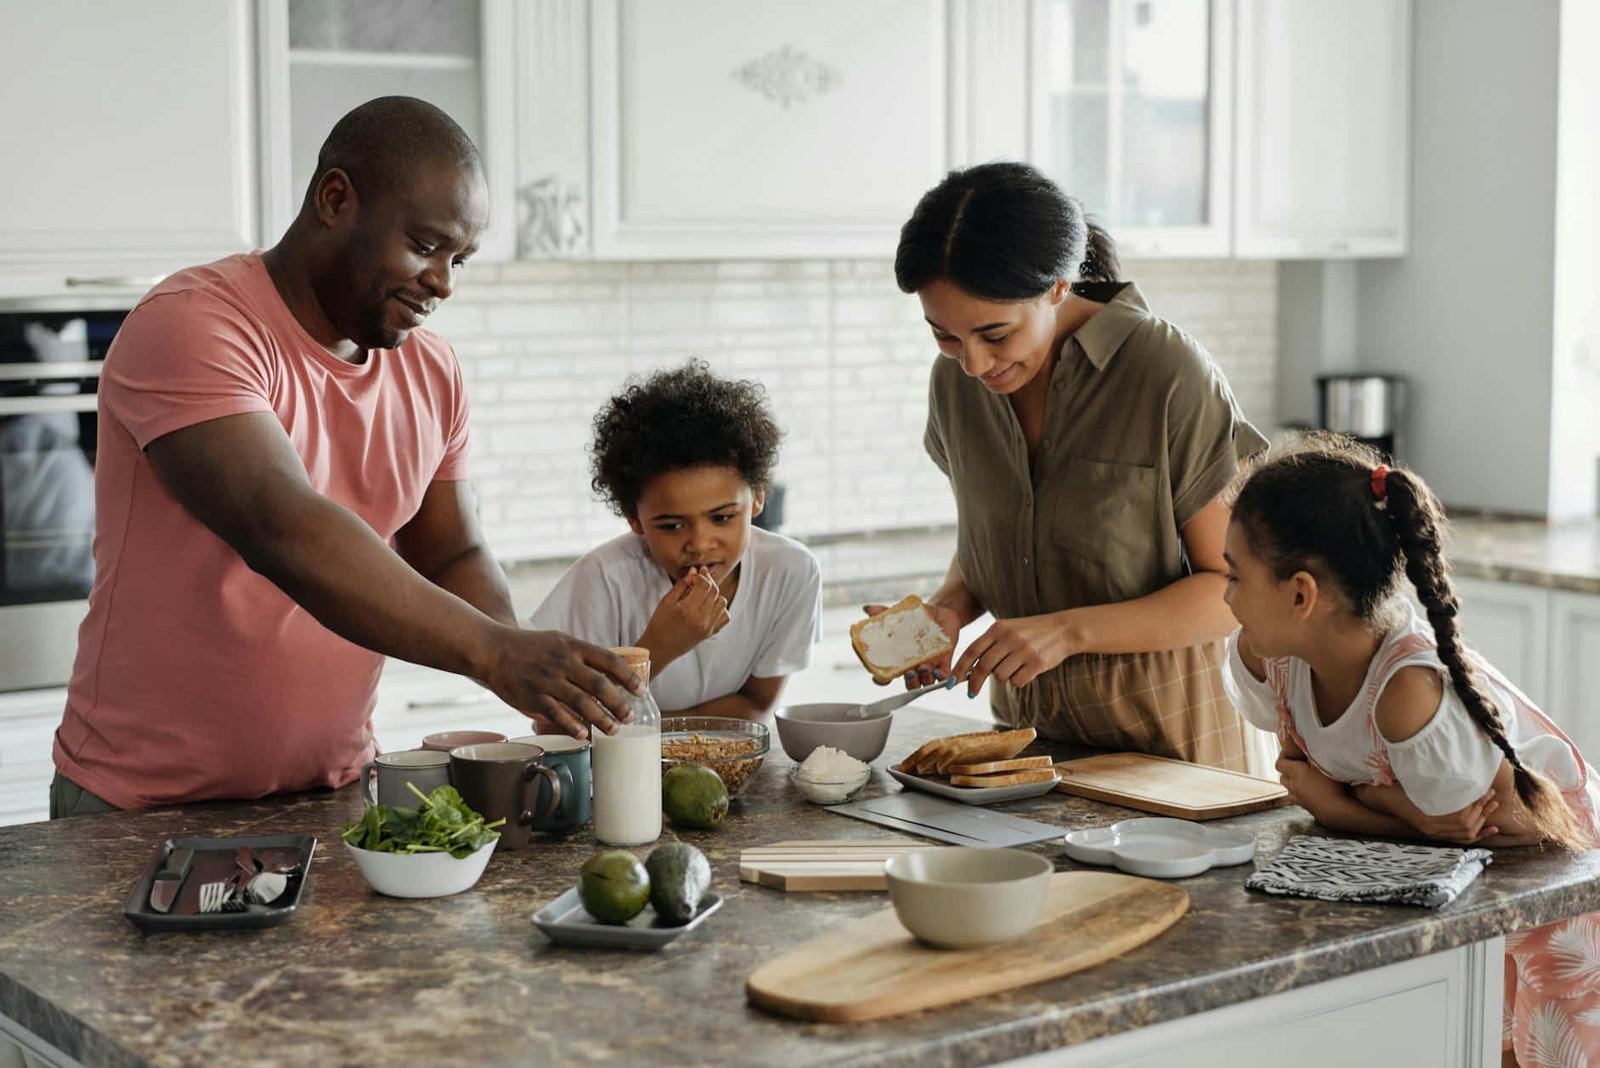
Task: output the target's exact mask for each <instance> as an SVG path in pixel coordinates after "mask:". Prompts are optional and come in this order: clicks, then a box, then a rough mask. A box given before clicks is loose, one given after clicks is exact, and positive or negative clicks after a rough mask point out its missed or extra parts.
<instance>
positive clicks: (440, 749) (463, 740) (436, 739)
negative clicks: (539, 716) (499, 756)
mask: <svg viewBox="0 0 1600 1068" xmlns="http://www.w3.org/2000/svg"><path fill="white" fill-rule="evenodd" d="M505 740H506V736H505V735H503V734H499V733H497V732H495V731H441V732H440V733H438V734H430V735H428V736H427V737H426V738H424V739H422V748H424V749H432V750H433V751H434V752H437V753H449V752H450V750H452V749H457V748H460V747H461V746H463V745H491V744H493V743H495V742H503V741H505Z"/></svg>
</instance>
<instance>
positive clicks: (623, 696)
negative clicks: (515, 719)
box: [482, 627, 644, 738]
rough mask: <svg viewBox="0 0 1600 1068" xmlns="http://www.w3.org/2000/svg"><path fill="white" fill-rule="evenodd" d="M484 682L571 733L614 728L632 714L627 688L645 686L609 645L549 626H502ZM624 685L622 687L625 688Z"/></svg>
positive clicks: (580, 734)
mask: <svg viewBox="0 0 1600 1068" xmlns="http://www.w3.org/2000/svg"><path fill="white" fill-rule="evenodd" d="M482 681H483V684H484V685H485V686H487V687H489V689H491V690H493V691H494V692H495V694H496V695H497V696H498V697H499V698H500V699H501V700H502V701H504V702H505V703H506V704H508V705H510V706H511V707H512V708H515V709H517V710H518V711H520V712H521V713H523V714H524V715H526V716H529V717H534V716H542V717H545V718H546V719H548V720H549V721H550V722H551V723H553V724H554V725H555V726H556V727H557V728H558V729H560V730H562V731H565V732H566V733H567V734H570V735H572V736H573V737H574V738H587V737H589V732H590V730H591V729H594V728H598V729H599V730H600V731H602V732H603V733H605V734H615V733H616V731H617V727H618V725H619V724H622V723H628V722H630V721H631V720H632V719H633V712H632V710H631V709H630V707H629V704H628V698H627V693H628V692H631V693H634V694H641V693H643V692H644V686H643V684H642V683H640V681H639V678H638V676H637V675H635V674H634V672H633V669H631V668H630V667H628V665H627V663H626V662H625V661H624V660H623V659H622V658H621V657H619V656H617V655H616V654H615V653H613V652H611V651H610V650H609V649H602V648H600V647H599V646H598V645H590V644H589V643H588V642H581V641H579V640H578V639H576V638H573V637H569V636H568V635H566V634H562V633H560V632H559V631H553V630H519V629H517V628H514V627H505V628H503V631H502V632H501V633H500V634H499V635H498V638H497V642H496V647H495V650H494V654H493V656H492V658H491V663H490V667H489V670H488V672H487V673H486V677H485V678H484V679H483V680H482ZM624 691H627V692H624Z"/></svg>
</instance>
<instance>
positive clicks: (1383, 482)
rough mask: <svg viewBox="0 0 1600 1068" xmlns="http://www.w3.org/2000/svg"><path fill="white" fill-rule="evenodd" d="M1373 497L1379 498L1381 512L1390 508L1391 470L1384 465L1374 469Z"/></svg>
mask: <svg viewBox="0 0 1600 1068" xmlns="http://www.w3.org/2000/svg"><path fill="white" fill-rule="evenodd" d="M1372 495H1373V497H1375V498H1377V501H1378V510H1379V511H1383V510H1385V509H1387V508H1388V507H1389V469H1388V468H1387V467H1385V466H1384V465H1383V464H1379V465H1378V466H1377V467H1374V468H1373V469H1372Z"/></svg>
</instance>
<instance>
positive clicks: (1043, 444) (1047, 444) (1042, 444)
mask: <svg viewBox="0 0 1600 1068" xmlns="http://www.w3.org/2000/svg"><path fill="white" fill-rule="evenodd" d="M1049 447H1050V439H1049V438H1045V439H1044V440H1043V441H1041V442H1039V448H1041V449H1048V448H1049Z"/></svg>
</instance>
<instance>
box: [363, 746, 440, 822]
mask: <svg viewBox="0 0 1600 1068" xmlns="http://www.w3.org/2000/svg"><path fill="white" fill-rule="evenodd" d="M408 782H409V783H413V784H414V785H415V786H416V788H417V789H419V790H421V791H422V792H423V793H425V794H430V793H432V792H433V791H434V789H435V788H436V787H439V786H447V785H449V783H450V754H449V753H435V752H433V751H432V750H429V749H405V750H402V751H401V752H398V753H380V754H379V755H378V756H377V757H376V758H375V759H374V760H373V761H372V763H370V764H368V765H367V766H366V767H364V768H362V769H361V796H362V797H363V798H365V799H366V802H367V804H369V805H384V806H386V807H388V808H416V807H417V806H418V805H420V804H421V803H422V802H421V801H419V800H418V799H417V795H416V794H414V793H412V792H411V791H410V790H408V789H406V783H408Z"/></svg>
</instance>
